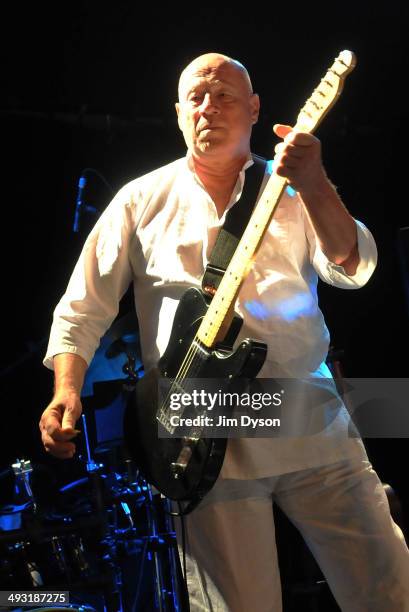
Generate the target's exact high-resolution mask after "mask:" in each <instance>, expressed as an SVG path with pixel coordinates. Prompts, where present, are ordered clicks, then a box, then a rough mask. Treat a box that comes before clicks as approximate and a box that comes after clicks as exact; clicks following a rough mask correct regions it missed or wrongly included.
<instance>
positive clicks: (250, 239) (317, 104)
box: [196, 51, 356, 348]
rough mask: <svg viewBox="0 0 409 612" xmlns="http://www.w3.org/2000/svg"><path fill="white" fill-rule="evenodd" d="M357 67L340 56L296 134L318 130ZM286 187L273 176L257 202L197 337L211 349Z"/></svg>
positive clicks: (352, 59)
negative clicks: (345, 80) (345, 82)
mask: <svg viewBox="0 0 409 612" xmlns="http://www.w3.org/2000/svg"><path fill="white" fill-rule="evenodd" d="M355 64H356V59H355V56H354V54H353V53H351V52H350V51H342V52H341V53H340V54H339V56H338V57H337V58H336V60H335V62H334V63H333V64H332V66H331V67H330V68H329V70H328V71H327V73H326V74H325V76H324V77H323V78H322V79H321V82H320V83H319V85H318V87H317V88H316V89H314V91H313V93H312V95H311V96H310V98H308V100H307V102H306V103H305V105H304V106H303V108H302V109H301V111H300V113H299V115H298V117H297V122H296V125H295V126H294V130H296V131H300V132H301V131H302V132H307V133H312V132H313V131H314V130H315V129H316V128H317V126H318V125H319V123H320V122H321V121H322V119H323V118H324V117H325V115H326V114H327V113H328V111H329V110H330V109H331V108H332V106H333V105H334V104H335V102H336V101H337V99H338V97H339V95H340V93H341V91H342V87H343V83H344V79H345V77H346V76H347V74H349V73H350V72H351V71H352V70H353V68H354V67H355ZM287 184H288V181H287V179H285V178H283V177H280V176H278V175H277V174H275V173H274V172H273V174H272V175H271V176H270V178H269V180H268V183H267V185H266V187H265V189H264V191H263V193H262V195H261V197H260V199H259V201H258V202H257V205H256V207H255V209H254V211H253V213H252V215H251V217H250V221H249V223H248V225H247V227H246V229H245V231H244V234H243V236H242V238H241V240H240V242H239V244H238V246H237V248H236V251H235V253H234V255H233V257H232V259H231V261H230V264H229V266H228V268H227V270H226V272H225V273H224V276H223V278H222V280H221V282H220V285H219V287H218V289H217V291H216V293H215V295H214V297H213V299H212V301H211V303H210V305H209V308H208V311H207V314H206V316H205V317H204V318H203V320H202V323H201V325H200V327H199V329H198V331H197V334H196V337H197V339H198V340H199V341H200V342H202V343H203V344H204V345H205V346H207V347H209V348H210V347H212V346H214V344H215V343H216V342H217V341H218V340H219V339H221V338H220V334H221V331H222V328H223V324H224V323H225V321H226V318H227V317H228V316H229V313H231V311H232V307H233V305H234V303H235V301H236V298H237V295H238V292H239V290H240V287H241V285H242V283H243V281H244V279H245V278H246V276H247V274H248V272H249V271H250V268H251V265H252V263H253V260H254V257H255V255H256V253H257V250H258V248H259V246H260V244H261V241H262V239H263V237H264V234H265V232H266V230H267V228H268V226H269V225H270V222H271V220H272V218H273V215H274V212H275V210H276V208H277V206H278V203H279V201H280V199H281V196H282V195H283V193H284V191H285V189H286V187H287Z"/></svg>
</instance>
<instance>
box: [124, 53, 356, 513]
mask: <svg viewBox="0 0 409 612" xmlns="http://www.w3.org/2000/svg"><path fill="white" fill-rule="evenodd" d="M355 63H356V60H355V56H354V54H353V53H351V52H350V51H342V52H341V53H340V54H339V56H338V57H337V58H336V60H335V61H334V63H333V64H332V66H331V67H330V68H329V70H328V72H327V73H326V74H325V76H324V77H323V79H321V82H320V83H319V85H318V87H317V88H316V89H315V90H314V92H313V94H312V95H311V97H310V98H309V99H308V100H307V102H306V103H305V105H304V106H303V108H302V109H301V111H300V113H299V115H298V117H297V122H296V125H295V128H294V129H295V130H298V131H302V132H308V133H312V132H313V131H314V130H315V129H316V127H317V126H318V124H319V123H320V122H321V121H322V119H323V118H324V116H325V115H326V113H327V112H328V111H329V110H330V108H331V107H332V106H333V105H334V103H335V102H336V100H337V98H338V97H339V95H340V93H341V90H342V87H343V83H344V79H345V77H346V76H347V75H348V74H349V73H350V72H351V71H352V70H353V68H354V67H355ZM287 185H288V183H287V179H285V178H283V177H279V176H278V175H277V174H275V173H273V174H272V175H271V177H270V179H269V181H268V183H267V185H266V187H265V189H264V191H263V193H262V195H261V197H260V198H259V201H258V203H257V204H256V206H255V208H254V211H253V213H252V216H251V218H250V221H249V223H248V225H247V228H246V229H245V231H244V233H243V236H242V238H241V240H240V242H239V244H238V246H237V248H236V251H235V253H234V255H233V257H232V259H231V261H230V264H229V266H228V268H227V270H226V272H225V274H224V276H223V278H222V280H221V282H220V285H219V287H218V289H217V291H216V292H215V293H214V295H213V296H212V297H210V296H209V295H207V294H205V293H204V292H202V291H200V290H199V289H197V288H194V287H192V288H190V289H188V290H187V291H186V293H185V294H184V295H183V296H182V299H181V300H180V302H179V305H178V308H177V311H176V315H175V319H174V323H173V327H172V332H171V336H170V340H169V344H168V347H167V349H166V351H165V353H164V354H163V356H162V357H161V359H160V360H159V363H158V365H157V367H155V368H153V369H152V370H150V371H148V372H147V373H146V374H145V376H144V377H143V378H141V379H140V380H139V381H138V384H137V385H136V387H135V391H134V392H133V394H132V395H131V398H130V401H129V403H128V405H127V408H126V411H125V420H124V436H125V442H126V445H127V447H128V450H129V452H130V454H131V456H132V458H133V459H134V461H135V462H136V464H137V467H139V469H140V471H141V472H142V474H143V475H144V477H145V478H146V480H147V481H148V482H149V483H151V484H152V485H154V486H155V487H156V488H157V489H158V490H159V491H160V492H161V493H162V494H163V495H165V496H166V497H169V498H170V499H173V500H177V501H188V502H189V504H188V507H189V509H192V508H193V507H194V506H195V505H197V503H198V502H199V501H200V500H201V499H202V498H203V497H204V495H206V493H207V492H208V491H209V490H210V489H211V487H212V486H213V485H214V483H215V481H216V479H217V477H218V474H219V472H220V469H221V467H222V463H223V459H224V454H225V449H226V444H227V440H226V438H211V437H204V436H202V435H201V434H202V432H203V428H202V427H201V426H200V425H195V426H192V428H191V429H190V431H189V432H188V434H187V435H184V436H183V437H180V436H179V437H176V436H175V433H176V430H175V427H174V426H173V425H172V418H171V417H172V410H171V406H170V401H169V397H170V396H171V391H172V390H174V391H175V392H176V391H177V392H180V390H185V389H187V388H188V386H189V385H188V382H189V380H191V379H197V378H201V379H203V378H218V379H225V380H226V381H231V380H234V379H237V378H246V379H252V378H254V377H256V376H257V374H258V372H259V370H260V368H261V366H262V365H263V362H264V360H265V357H266V352H267V347H266V345H265V344H264V343H262V342H258V341H257V340H251V339H245V340H243V341H242V342H241V343H240V345H239V346H238V348H237V349H236V350H234V351H233V350H232V346H233V343H234V341H235V339H236V338H237V335H238V333H239V330H240V327H241V323H242V320H241V318H240V317H238V316H237V315H235V314H234V304H235V301H236V298H237V295H238V292H239V290H240V287H241V285H242V283H243V280H244V279H245V277H246V275H247V273H248V271H249V269H250V267H251V265H252V261H253V259H254V257H255V254H256V253H257V250H258V248H259V246H260V244H261V241H262V239H263V236H264V234H265V232H266V230H267V228H268V226H269V224H270V222H271V219H272V217H273V214H274V211H275V209H276V207H277V205H278V203H279V201H280V198H281V196H282V194H283V192H284V190H285V189H286V187H287ZM161 379H169V387H170V391H169V393H168V394H167V396H166V397H165V398H160V397H159V393H158V386H159V382H160V380H161ZM204 412H205V408H203V409H202V413H204ZM197 414H198V415H199V416H200V411H199V412H197ZM161 431H162V433H163V432H165V434H166V437H162V436H161V435H159V434H160V432H161Z"/></svg>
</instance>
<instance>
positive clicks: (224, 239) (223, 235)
mask: <svg viewBox="0 0 409 612" xmlns="http://www.w3.org/2000/svg"><path fill="white" fill-rule="evenodd" d="M252 157H253V160H254V164H253V165H252V166H250V168H248V169H247V170H246V178H245V181H244V187H243V191H242V193H241V196H240V199H239V201H238V202H236V203H235V204H234V206H232V208H231V209H230V210H229V212H228V213H227V215H226V220H225V222H224V225H223V227H222V228H221V230H220V232H219V235H218V236H217V240H216V243H215V245H214V247H213V249H212V252H211V254H210V257H209V263H208V264H207V266H206V270H205V272H204V274H203V279H202V289H203V291H205V292H206V293H208V294H210V295H212V294H214V293H215V291H216V289H217V288H218V286H219V284H220V281H221V280H222V277H223V274H224V273H225V272H226V269H227V266H228V265H229V263H230V260H231V258H232V257H233V254H234V251H235V250H236V248H237V245H238V244H239V242H240V239H241V237H242V235H243V232H244V230H245V229H246V225H247V223H248V221H249V219H250V216H251V213H252V212H253V208H254V205H255V203H256V199H257V195H258V192H259V191H260V187H261V183H262V181H263V177H264V173H265V169H266V164H267V162H266V160H265V159H264V158H263V157H259V156H258V155H254V154H253V155H252Z"/></svg>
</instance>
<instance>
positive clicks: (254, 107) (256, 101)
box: [250, 93, 260, 125]
mask: <svg viewBox="0 0 409 612" xmlns="http://www.w3.org/2000/svg"><path fill="white" fill-rule="evenodd" d="M250 105H251V118H252V121H253V125H254V124H255V123H257V121H258V115H259V112H260V98H259V97H258V94H256V93H253V94H251V99H250Z"/></svg>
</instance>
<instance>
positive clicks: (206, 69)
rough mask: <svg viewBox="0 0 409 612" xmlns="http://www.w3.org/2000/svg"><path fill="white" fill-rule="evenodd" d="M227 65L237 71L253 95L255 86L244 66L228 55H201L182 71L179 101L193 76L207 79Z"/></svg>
mask: <svg viewBox="0 0 409 612" xmlns="http://www.w3.org/2000/svg"><path fill="white" fill-rule="evenodd" d="M225 65H226V66H230V67H231V68H233V69H234V70H237V72H238V73H239V74H240V75H241V77H242V79H243V82H244V83H245V85H246V87H247V89H248V93H249V94H251V93H253V86H252V84H251V80H250V76H249V73H248V72H247V70H246V68H245V67H244V66H243V64H241V63H240V62H238V61H237V60H234V59H232V58H231V57H228V56H227V55H223V54H222V53H205V54H203V55H199V57H196V58H195V59H194V60H193V61H192V62H190V64H188V65H187V66H186V68H185V69H184V70H183V71H182V73H181V75H180V79H179V87H178V93H179V101H180V100H182V99H183V94H184V91H185V87H186V83H188V82H189V81H190V79H191V78H192V76H198V77H201V76H204V77H207V76H210V75H212V74H213V73H215V72H216V71H217V70H218V69H219V68H221V67H222V66H225Z"/></svg>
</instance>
